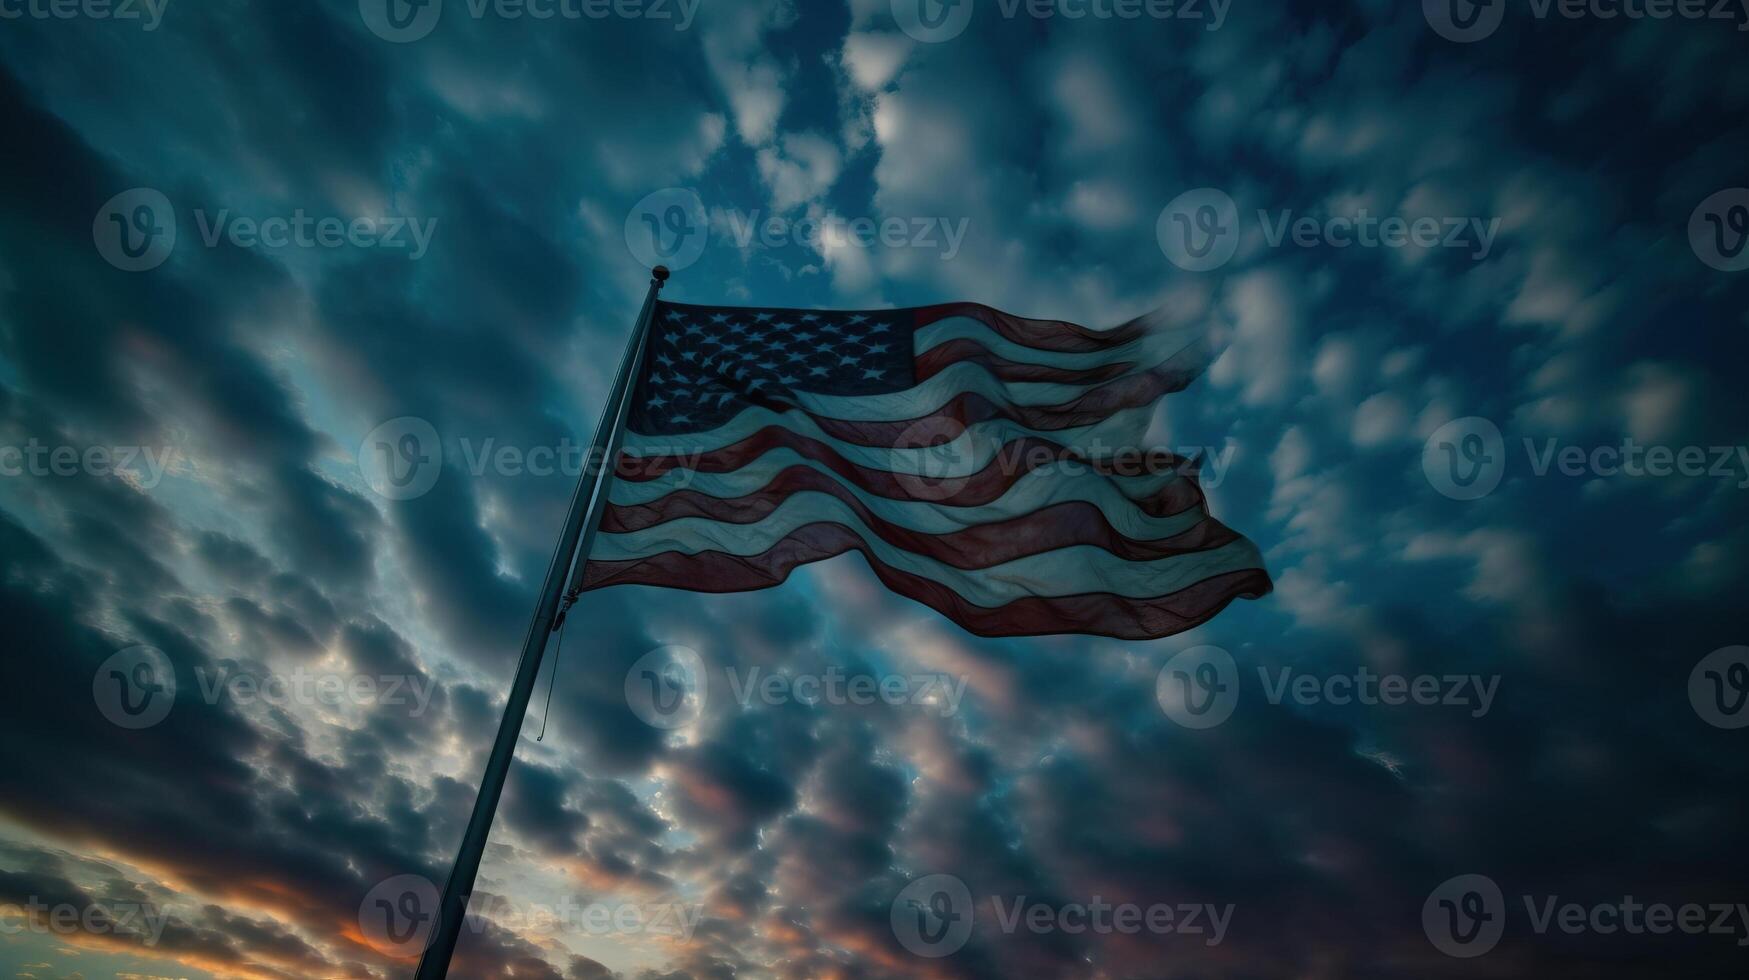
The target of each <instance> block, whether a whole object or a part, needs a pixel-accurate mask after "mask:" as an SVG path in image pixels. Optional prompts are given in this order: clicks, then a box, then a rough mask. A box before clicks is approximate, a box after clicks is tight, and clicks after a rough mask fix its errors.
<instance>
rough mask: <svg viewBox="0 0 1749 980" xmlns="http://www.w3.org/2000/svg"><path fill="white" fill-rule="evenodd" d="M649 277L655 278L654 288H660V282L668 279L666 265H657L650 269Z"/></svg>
mask: <svg viewBox="0 0 1749 980" xmlns="http://www.w3.org/2000/svg"><path fill="white" fill-rule="evenodd" d="M650 278H651V279H654V280H656V288H658V289H660V288H662V283H665V282H667V281H668V267H667V266H665V265H659V266H657V267H655V268H654V269H651V270H650Z"/></svg>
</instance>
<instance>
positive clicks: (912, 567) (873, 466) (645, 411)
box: [583, 303, 1271, 640]
mask: <svg viewBox="0 0 1749 980" xmlns="http://www.w3.org/2000/svg"><path fill="white" fill-rule="evenodd" d="M653 315H654V320H653V322H652V325H651V335H650V340H649V346H648V349H647V352H646V356H645V358H644V361H643V363H642V365H641V368H640V372H639V375H638V378H637V382H636V386H635V388H634V391H633V396H632V399H633V400H632V405H631V409H630V412H629V416H628V423H627V431H626V434H625V442H624V446H623V448H622V450H621V453H620V455H619V457H618V459H617V461H616V467H615V478H614V480H613V482H612V485H611V489H610V491H609V495H608V506H607V508H606V509H605V511H604V512H603V516H602V522H601V527H600V531H599V534H598V536H597V538H596V541H595V544H594V547H592V548H591V549H590V554H589V562H588V565H587V567H586V568H585V570H584V580H583V584H584V587H585V588H601V587H605V586H609V585H620V584H641V585H659V586H667V587H670V588H680V589H691V590H696V591H705V592H738V591H744V590H748V589H759V588H765V587H768V586H772V585H777V584H779V583H781V582H782V581H784V579H785V578H787V577H788V576H789V573H790V572H791V570H793V569H794V568H795V567H796V566H798V565H803V564H806V563H808V562H814V561H820V560H821V559H824V558H830V557H833V556H835V555H839V554H844V553H846V552H850V551H857V552H861V554H862V555H863V557H864V559H866V560H867V562H868V564H869V566H870V567H871V568H872V569H873V571H874V573H875V574H876V575H877V576H878V577H879V578H880V579H881V581H882V582H884V583H885V584H886V585H887V587H888V588H890V589H892V590H893V591H895V592H897V593H899V594H901V595H904V596H907V597H909V598H912V599H915V600H917V601H919V602H922V603H924V604H925V605H928V606H930V607H932V608H934V609H935V610H937V611H939V612H940V613H942V614H943V615H945V616H947V617H948V618H950V619H952V620H953V621H954V622H956V623H958V624H959V625H960V626H962V627H964V628H965V629H967V630H970V631H971V632H973V633H977V634H979V635H982V636H1026V635H1036V634H1046V633H1092V634H1099V635H1104V636H1112V637H1119V638H1122V639H1131V640H1140V639H1153V638H1156V637H1161V636H1167V635H1170V634H1173V633H1177V632H1181V631H1183V630H1186V629H1189V628H1191V627H1193V626H1196V625H1197V624H1199V623H1202V622H1204V621H1205V620H1207V619H1208V618H1210V617H1211V616H1213V615H1215V614H1216V613H1217V612H1219V611H1220V610H1221V609H1222V608H1224V607H1225V606H1226V605H1227V603H1229V602H1231V601H1232V600H1233V599H1235V598H1240V597H1244V598H1256V597H1258V596H1261V595H1263V594H1264V593H1266V592H1268V591H1269V590H1270V587H1271V585H1270V580H1269V576H1268V573H1267V572H1266V571H1265V570H1264V566H1263V561H1262V558H1261V556H1260V555H1259V554H1258V552H1257V549H1256V548H1255V546H1253V545H1252V544H1251V542H1249V541H1247V540H1246V539H1244V538H1243V537H1241V536H1239V535H1238V534H1236V533H1234V532H1233V531H1232V530H1230V529H1228V528H1227V527H1226V526H1224V525H1222V524H1221V523H1219V522H1218V521H1216V520H1215V519H1214V518H1213V517H1211V516H1210V515H1209V513H1208V509H1207V506H1206V501H1205V499H1204V497H1203V493H1202V490H1201V489H1200V487H1199V486H1198V485H1197V480H1196V474H1195V467H1194V465H1192V461H1189V460H1185V459H1182V458H1180V457H1177V456H1173V455H1171V454H1168V453H1162V452H1152V453H1143V452H1141V451H1140V447H1142V445H1143V443H1142V438H1143V436H1144V434H1145V432H1146V431H1147V429H1148V425H1149V421H1150V419H1151V417H1152V414H1153V409H1154V404H1155V403H1156V402H1157V401H1158V400H1159V399H1160V397H1161V396H1163V395H1165V394H1167V393H1169V392H1173V391H1178V390H1180V389H1182V388H1184V387H1185V386H1186V385H1188V384H1189V383H1190V382H1191V381H1192V380H1193V379H1195V378H1196V377H1197V375H1198V374H1200V373H1201V371H1202V369H1203V368H1204V367H1206V366H1207V364H1208V362H1209V361H1210V360H1211V357H1212V354H1213V353H1214V350H1213V346H1212V345H1211V343H1210V341H1209V337H1208V333H1207V331H1206V330H1204V329H1202V328H1201V327H1200V326H1199V325H1197V324H1194V323H1188V322H1174V321H1173V319H1172V318H1171V317H1169V316H1167V315H1165V314H1161V313H1157V314H1151V315H1149V316H1145V317H1142V318H1138V319H1136V320H1133V321H1131V322H1129V323H1126V324H1124V325H1123V326H1121V327H1118V328H1116V329H1113V330H1108V331H1095V330H1088V329H1086V328H1085V327H1080V326H1076V325H1074V324H1071V323H1064V322H1061V321H1051V320H1029V319H1024V318H1021V317H1015V316H1010V315H1008V314H1005V313H1002V312H1000V311H997V310H994V309H991V308H990V307H987V306H982V305H978V304H972V303H954V304H945V305H938V306H927V307H918V308H915V309H901V310H864V311H828V310H779V309H748V308H739V307H714V306H692V305H683V304H678V303H659V304H658V305H657V306H656V308H655V311H654V314H653Z"/></svg>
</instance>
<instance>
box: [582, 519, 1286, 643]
mask: <svg viewBox="0 0 1749 980" xmlns="http://www.w3.org/2000/svg"><path fill="white" fill-rule="evenodd" d="M849 551H860V552H862V555H863V559H864V560H865V561H867V562H868V564H869V567H870V568H871V569H873V571H874V573H875V575H876V576H878V577H879V578H880V580H881V581H882V582H883V583H884V584H885V585H886V586H887V588H889V589H891V590H893V591H894V592H897V593H899V594H900V595H902V596H905V597H907V598H910V599H915V600H917V601H918V602H921V603H923V604H924V605H926V606H929V607H930V608H932V609H934V610H936V611H937V612H939V613H941V614H942V615H944V616H946V617H948V618H949V619H951V620H953V621H954V622H956V623H958V624H959V625H960V626H961V627H963V628H965V629H966V630H967V631H969V632H972V633H976V634H978V635H979V636H1037V635H1041V634H1049V633H1088V634H1093V635H1098V636H1110V637H1115V638H1117V639H1121V640H1152V639H1158V638H1159V637H1162V636H1170V635H1172V634H1174V633H1181V632H1183V631H1185V630H1187V629H1190V628H1192V627H1194V626H1197V625H1200V624H1201V623H1203V622H1205V621H1207V620H1208V619H1209V618H1211V617H1213V616H1214V615H1215V614H1216V613H1218V612H1220V611H1221V610H1222V609H1224V608H1226V606H1227V604H1228V603H1230V602H1232V601H1233V600H1234V599H1240V598H1244V599H1255V598H1258V597H1260V596H1263V595H1265V594H1267V593H1268V592H1269V591H1270V590H1271V588H1273V586H1272V584H1271V583H1270V581H1269V575H1268V573H1267V572H1265V571H1264V570H1262V569H1242V570H1240V571H1236V572H1225V573H1222V574H1220V575H1215V576H1212V577H1210V578H1206V579H1203V580H1202V581H1200V582H1197V583H1196V584H1194V585H1191V586H1188V587H1186V588H1184V589H1181V590H1179V591H1177V592H1173V593H1171V594H1168V595H1162V596H1155V597H1153V598H1144V599H1132V598H1129V597H1126V596H1119V595H1114V594H1112V593H1109V592H1096V593H1086V594H1082V595H1073V596H1052V597H1047V596H1028V597H1026V598H1023V599H1016V600H1014V601H1013V602H1009V603H1006V604H1004V605H1001V606H996V607H988V606H978V605H974V604H973V603H971V602H968V601H966V600H965V599H964V598H963V597H961V596H960V595H959V594H958V593H956V592H954V591H953V589H951V588H949V587H948V586H946V585H942V584H941V583H939V582H936V581H934V580H933V579H929V578H925V577H924V576H921V575H915V574H912V573H910V572H904V571H900V570H899V569H896V568H893V567H891V566H889V565H886V564H885V563H883V562H881V561H880V560H879V559H877V558H875V557H874V556H873V555H871V554H870V553H869V551H868V548H867V546H866V545H865V544H864V543H863V541H862V539H861V537H859V536H858V535H857V534H856V532H855V531H853V530H851V529H850V528H848V527H845V526H844V525H842V524H824V523H823V524H809V525H806V526H804V527H801V528H798V529H797V530H796V531H795V532H794V533H793V534H790V535H789V536H788V537H785V538H784V539H783V540H782V541H780V542H778V543H777V544H776V545H775V546H773V547H772V548H771V549H769V550H767V551H764V552H761V553H760V554H757V555H748V556H739V555H729V554H725V553H723V552H720V551H706V552H700V553H699V554H695V555H685V554H681V553H679V552H675V551H667V552H663V553H661V554H658V555H652V556H651V557H649V558H641V559H637V560H633V561H590V562H589V565H588V567H587V569H586V570H585V576H584V588H585V589H597V588H605V587H607V586H610V585H654V586H661V587H664V588H675V589H687V590H691V591H695V592H746V591H749V590H752V589H763V588H768V587H770V586H774V585H779V584H781V583H782V582H783V581H784V580H785V579H787V578H788V577H789V574H790V572H792V571H793V570H795V568H796V567H797V566H800V565H805V564H808V563H810V562H816V561H821V560H823V559H826V558H832V557H835V556H837V555H841V554H844V553H846V552H849Z"/></svg>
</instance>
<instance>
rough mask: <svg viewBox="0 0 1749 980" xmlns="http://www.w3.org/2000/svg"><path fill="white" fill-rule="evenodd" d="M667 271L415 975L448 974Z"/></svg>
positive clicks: (618, 393) (589, 464) (551, 567)
mask: <svg viewBox="0 0 1749 980" xmlns="http://www.w3.org/2000/svg"><path fill="white" fill-rule="evenodd" d="M667 278H668V270H667V269H665V268H663V267H662V266H657V267H656V268H655V269H654V270H653V271H652V272H651V278H650V291H649V293H648V294H646V295H645V296H644V308H643V310H642V311H641V312H640V313H639V314H638V322H637V326H635V327H634V328H633V329H632V336H631V339H630V341H628V342H627V344H626V353H625V356H624V357H623V358H622V359H621V361H620V366H619V373H618V375H617V376H616V377H615V378H614V382H613V389H612V390H611V391H610V392H609V393H608V396H607V406H606V409H605V410H604V411H603V412H602V420H603V424H602V425H598V426H596V431H595V436H594V439H593V440H591V445H590V450H589V456H588V457H587V458H586V465H585V467H584V471H583V474H582V475H581V477H580V478H579V479H578V481H577V489H576V490H575V491H573V492H572V494H571V507H570V511H569V513H567V514H566V516H565V528H564V531H563V532H562V533H561V534H560V537H559V543H558V545H557V547H555V548H554V549H553V558H552V561H551V563H549V564H548V565H547V577H546V584H545V585H543V586H542V587H541V593H540V602H539V604H538V605H537V606H536V607H535V611H534V619H533V620H532V621H530V623H529V624H528V635H527V636H526V637H524V638H523V641H522V659H521V660H520V661H518V662H517V665H516V680H515V681H514V682H512V684H511V686H510V697H509V700H508V701H507V702H506V703H505V705H504V718H503V720H502V721H500V722H499V724H498V737H497V739H495V740H494V741H493V743H492V754H491V755H490V756H489V757H488V758H487V760H486V774H485V776H484V777H483V778H482V779H481V781H480V793H479V795H478V796H476V797H475V798H474V812H473V814H472V815H471V816H470V817H469V818H468V829H467V832H466V833H464V834H462V845H461V850H460V852H459V853H457V855H456V859H455V866H454V867H453V868H451V869H450V872H449V879H448V880H447V881H446V882H445V883H444V886H443V898H442V900H441V902H440V903H439V905H438V916H437V924H436V925H435V926H434V927H433V930H432V933H431V939H430V941H429V942H428V943H427V944H426V947H425V954H424V955H423V956H421V957H420V958H419V969H418V971H417V972H415V973H414V978H415V980H443V978H445V977H447V976H448V974H449V961H450V957H451V956H453V955H454V954H455V944H456V940H457V939H458V938H460V936H461V931H462V924H463V923H464V922H465V921H466V918H467V909H468V897H469V895H470V894H472V892H473V890H474V878H475V876H476V875H478V874H479V871H480V856H481V854H483V853H484V852H485V850H486V838H487V837H488V836H489V835H490V834H491V832H492V817H493V816H494V815H495V814H496V813H497V811H498V799H499V797H500V796H502V795H503V793H504V781H505V777H506V776H508V775H509V773H510V762H511V759H512V758H513V757H514V756H515V755H516V742H517V740H518V739H519V738H520V737H521V735H522V722H523V718H524V717H525V716H526V715H527V714H528V702H529V698H530V697H531V696H532V695H533V694H534V683H535V679H536V678H537V677H538V676H539V675H540V665H541V658H542V656H543V655H544V654H545V652H546V643H547V637H548V635H549V634H550V633H551V632H552V628H553V619H554V618H555V617H556V616H557V615H558V610H559V600H560V598H561V592H562V591H563V589H564V585H565V573H566V572H568V571H569V570H570V568H571V561H572V558H573V557H574V555H575V554H576V550H577V542H578V539H579V537H580V536H581V535H582V533H583V530H584V524H585V517H586V514H587V513H589V512H595V513H597V514H598V512H596V511H594V509H593V508H590V507H589V506H588V505H589V502H590V501H591V500H592V499H593V497H594V494H592V493H591V491H592V490H593V489H594V486H595V483H596V482H597V481H598V480H599V478H600V476H601V474H602V473H603V472H605V471H606V470H607V469H608V467H609V466H610V465H611V462H610V460H609V457H610V456H611V452H609V451H608V447H609V446H617V445H618V444H619V427H620V426H621V425H622V424H624V419H625V414H626V413H625V406H626V403H627V402H628V401H629V395H630V392H631V387H632V382H633V380H634V379H635V378H636V377H637V372H638V366H639V364H640V363H642V361H643V353H644V348H645V341H646V340H647V338H648V337H649V332H650V320H651V318H652V317H653V316H654V315H655V310H656V294H657V293H658V292H659V291H660V290H661V289H662V283H663V282H664V281H666V280H667Z"/></svg>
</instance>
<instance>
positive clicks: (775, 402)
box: [628, 303, 915, 435]
mask: <svg viewBox="0 0 1749 980" xmlns="http://www.w3.org/2000/svg"><path fill="white" fill-rule="evenodd" d="M654 315H655V321H654V322H653V323H652V324H651V325H650V343H649V346H648V348H647V349H646V352H645V356H644V365H643V371H642V372H641V373H640V374H639V377H638V387H637V394H636V397H635V398H634V400H633V403H632V411H631V418H630V419H629V420H628V424H629V425H630V426H631V428H632V430H633V431H636V432H642V433H645V434H646V435H664V434H670V433H679V432H698V431H701V430H704V429H711V428H715V427H716V426H719V425H721V424H723V423H724V422H727V421H729V420H730V419H732V418H734V417H735V416H736V415H737V414H738V413H739V412H740V411H741V410H742V409H744V408H746V407H747V406H748V405H764V406H766V407H768V408H774V409H780V410H781V409H783V408H787V407H793V406H794V405H795V392H798V391H804V392H812V393H817V394H823V395H873V394H882V393H885V392H891V391H903V390H904V389H906V388H909V387H911V386H912V385H913V384H914V383H915V382H914V381H913V358H912V351H911V330H912V323H913V320H914V317H913V316H912V314H911V312H910V311H908V310H868V311H861V312H856V311H848V310H757V309H745V308H741V307H733V306H723V307H714V306H677V305H674V304H670V303H661V304H658V305H657V307H656V310H655V314H654Z"/></svg>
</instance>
